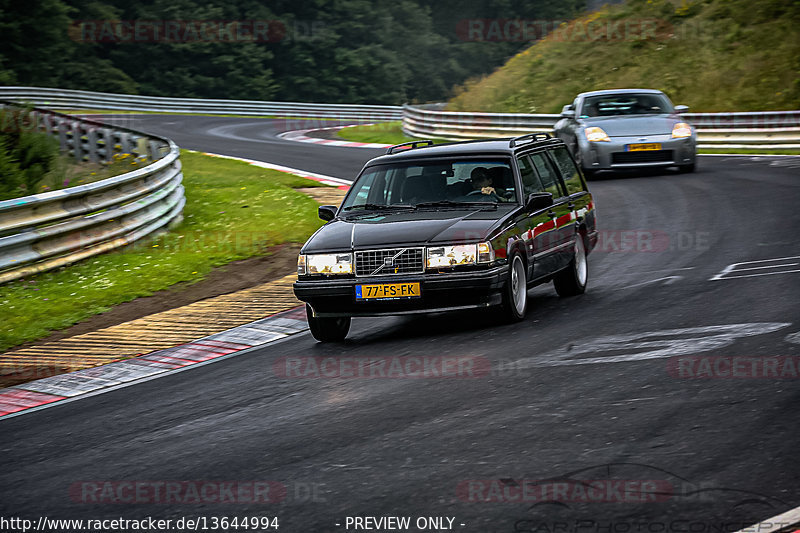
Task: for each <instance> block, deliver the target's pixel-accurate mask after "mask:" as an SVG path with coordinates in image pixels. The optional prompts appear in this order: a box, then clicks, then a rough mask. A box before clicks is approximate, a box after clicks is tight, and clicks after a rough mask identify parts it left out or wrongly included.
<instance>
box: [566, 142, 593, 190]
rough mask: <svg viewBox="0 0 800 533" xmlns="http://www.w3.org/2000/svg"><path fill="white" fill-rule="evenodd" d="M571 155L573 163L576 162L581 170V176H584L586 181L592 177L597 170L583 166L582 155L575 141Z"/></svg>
mask: <svg viewBox="0 0 800 533" xmlns="http://www.w3.org/2000/svg"><path fill="white" fill-rule="evenodd" d="M572 155H573V156H574V157H575V163H577V165H578V167H579V168H580V169H581V172H583V177H584V178H586V180H587V181H588V180H590V179H592V178H593V177H594V175H595V174H596V173H597V171H596V170H594V169H590V168H586V167H584V166H583V157H582V156H581V151H580V148H578V144H577V143H575V144H574V145H573V147H572Z"/></svg>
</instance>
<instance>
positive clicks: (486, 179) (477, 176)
mask: <svg viewBox="0 0 800 533" xmlns="http://www.w3.org/2000/svg"><path fill="white" fill-rule="evenodd" d="M470 178H471V179H472V192H471V193H470V194H475V193H476V192H477V191H480V192H481V194H486V195H492V194H493V195H495V196H497V191H495V190H494V187H492V178H491V176H489V171H488V170H487V169H486V168H484V167H475V168H474V169H472V172H471V173H470Z"/></svg>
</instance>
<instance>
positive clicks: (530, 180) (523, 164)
mask: <svg viewBox="0 0 800 533" xmlns="http://www.w3.org/2000/svg"><path fill="white" fill-rule="evenodd" d="M517 164H518V165H519V173H520V177H521V178H522V192H523V194H524V195H525V197H527V196H528V195H529V194H531V193H534V192H542V191H544V187H542V183H541V182H540V181H539V176H538V175H537V174H536V171H535V170H534V169H533V165H532V164H531V161H530V159H528V156H523V157H520V158H518V159H517Z"/></svg>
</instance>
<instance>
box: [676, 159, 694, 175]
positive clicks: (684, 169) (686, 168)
mask: <svg viewBox="0 0 800 533" xmlns="http://www.w3.org/2000/svg"><path fill="white" fill-rule="evenodd" d="M695 170H697V162H696V161H692V162H691V163H689V164H688V165H678V171H679V172H681V173H682V174H687V173H689V172H694V171H695Z"/></svg>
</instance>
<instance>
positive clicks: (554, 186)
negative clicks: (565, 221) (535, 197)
mask: <svg viewBox="0 0 800 533" xmlns="http://www.w3.org/2000/svg"><path fill="white" fill-rule="evenodd" d="M531 162H532V163H533V166H534V167H535V168H536V171H537V172H538V173H539V179H541V181H542V190H544V191H545V192H549V193H550V194H552V195H553V198H561V197H562V196H564V192H563V189H562V188H561V184H560V183H559V180H558V174H557V173H556V170H555V169H554V168H553V165H552V164H551V163H550V160H549V159H548V158H547V156H546V155H545V154H544V152H538V153H535V154H532V155H531Z"/></svg>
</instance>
